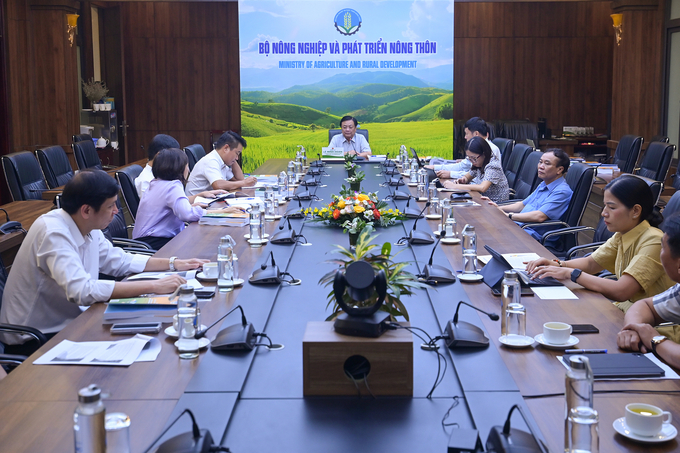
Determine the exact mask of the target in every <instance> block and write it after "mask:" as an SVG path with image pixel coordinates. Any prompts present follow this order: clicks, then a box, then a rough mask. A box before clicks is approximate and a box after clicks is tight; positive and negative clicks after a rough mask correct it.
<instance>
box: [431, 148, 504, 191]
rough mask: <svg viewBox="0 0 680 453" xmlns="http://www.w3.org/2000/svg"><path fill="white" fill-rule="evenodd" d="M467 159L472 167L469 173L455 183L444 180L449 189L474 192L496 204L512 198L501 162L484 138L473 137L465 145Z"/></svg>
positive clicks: (443, 182) (444, 184)
mask: <svg viewBox="0 0 680 453" xmlns="http://www.w3.org/2000/svg"><path fill="white" fill-rule="evenodd" d="M465 155H466V156H467V157H466V159H467V160H469V161H470V163H471V164H472V167H471V169H470V171H469V172H468V173H466V174H465V175H463V176H461V177H460V178H458V179H456V180H455V182H452V181H449V180H443V181H442V185H443V186H444V187H445V188H447V189H460V190H474V191H476V192H480V193H481V194H482V195H484V196H485V197H487V198H488V199H489V200H491V201H493V202H494V203H502V202H504V201H507V200H508V198H509V196H510V188H509V187H508V179H507V178H506V177H505V173H503V169H502V168H501V161H500V160H498V159H497V158H496V157H495V156H494V155H493V154H492V153H491V147H490V146H489V144H488V143H487V142H486V140H484V139H483V138H482V137H472V138H471V139H470V140H469V141H468V142H467V143H466V144H465Z"/></svg>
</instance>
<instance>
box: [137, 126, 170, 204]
mask: <svg viewBox="0 0 680 453" xmlns="http://www.w3.org/2000/svg"><path fill="white" fill-rule="evenodd" d="M170 148H179V142H178V141H177V140H175V139H174V138H172V137H171V136H169V135H165V134H158V135H156V136H155V137H154V138H153V140H151V143H149V148H148V149H147V155H148V158H149V162H147V163H146V166H145V167H144V169H143V170H142V172H141V173H140V174H139V176H137V178H135V188H137V194H138V195H139V198H142V195H144V192H146V189H148V188H149V183H150V182H151V180H152V179H153V171H152V170H151V167H153V159H154V157H156V154H158V152H159V151H160V150H162V149H170Z"/></svg>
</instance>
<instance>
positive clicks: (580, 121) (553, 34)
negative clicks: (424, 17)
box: [454, 2, 614, 133]
mask: <svg viewBox="0 0 680 453" xmlns="http://www.w3.org/2000/svg"><path fill="white" fill-rule="evenodd" d="M455 8H456V10H455V15H454V16H455V19H454V20H455V27H454V47H455V64H454V84H455V87H454V93H455V94H454V99H455V100H454V115H455V117H456V118H459V119H467V118H470V117H472V116H481V117H483V118H485V119H487V120H493V119H521V118H528V119H530V120H531V121H534V122H535V121H537V120H538V118H539V117H545V118H547V119H548V127H549V128H551V129H552V130H553V132H554V133H559V132H560V131H561V129H562V126H592V127H595V129H596V130H597V131H598V132H606V131H607V126H608V121H607V120H608V118H607V112H608V105H609V102H610V100H611V97H612V61H613V47H614V37H613V29H612V27H611V19H610V18H609V14H611V9H610V3H609V2H536V3H534V2H503V3H456V5H455Z"/></svg>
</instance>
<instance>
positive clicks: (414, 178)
mask: <svg viewBox="0 0 680 453" xmlns="http://www.w3.org/2000/svg"><path fill="white" fill-rule="evenodd" d="M408 178H409V179H410V180H411V182H412V183H417V182H418V161H417V160H415V159H413V160H411V172H410V173H409V175H408Z"/></svg>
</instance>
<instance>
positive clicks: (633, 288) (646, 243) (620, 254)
mask: <svg viewBox="0 0 680 453" xmlns="http://www.w3.org/2000/svg"><path fill="white" fill-rule="evenodd" d="M653 208H654V196H653V195H652V191H651V189H650V188H649V186H648V185H647V183H646V182H645V181H643V180H642V179H640V178H637V177H635V176H632V175H625V176H621V177H619V178H616V179H614V180H613V181H612V182H610V183H609V184H607V186H606V187H605V191H604V209H603V210H602V217H603V218H604V223H605V224H606V225H607V229H608V230H609V231H611V232H613V233H614V236H612V237H611V238H610V239H609V240H608V241H607V242H606V243H604V244H603V245H601V246H600V247H599V248H598V249H597V250H595V252H593V254H592V255H590V256H587V257H584V258H577V259H573V260H570V261H551V260H549V259H547V258H540V259H538V260H535V261H531V262H529V263H528V264H527V271H528V272H530V273H532V274H534V275H535V276H536V277H543V276H550V277H555V278H557V279H563V280H566V279H569V278H571V280H572V281H574V282H576V283H578V284H580V285H581V286H583V287H585V288H587V289H590V290H592V291H597V292H599V293H601V294H602V295H604V296H605V297H608V298H609V299H612V300H614V301H615V302H614V303H615V304H616V305H617V306H618V307H619V308H620V309H621V310H623V311H624V312H625V311H626V310H628V308H630V306H631V305H632V304H633V302H635V301H637V300H639V299H643V298H645V297H651V296H653V295H655V294H659V293H661V292H663V291H665V290H666V289H668V288H670V287H671V286H673V284H674V282H673V281H672V280H671V279H670V278H668V276H667V275H666V273H665V272H664V270H663V267H662V266H661V261H660V258H659V254H660V252H661V238H662V237H663V233H662V232H661V230H659V229H658V228H656V227H657V226H658V225H659V223H661V220H662V219H661V216H660V215H659V214H658V213H656V212H654V209H653ZM605 269H606V270H608V271H609V272H611V273H612V274H614V275H616V277H617V280H611V279H604V278H599V277H596V276H595V275H593V274H597V273H598V272H601V271H602V270H605Z"/></svg>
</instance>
